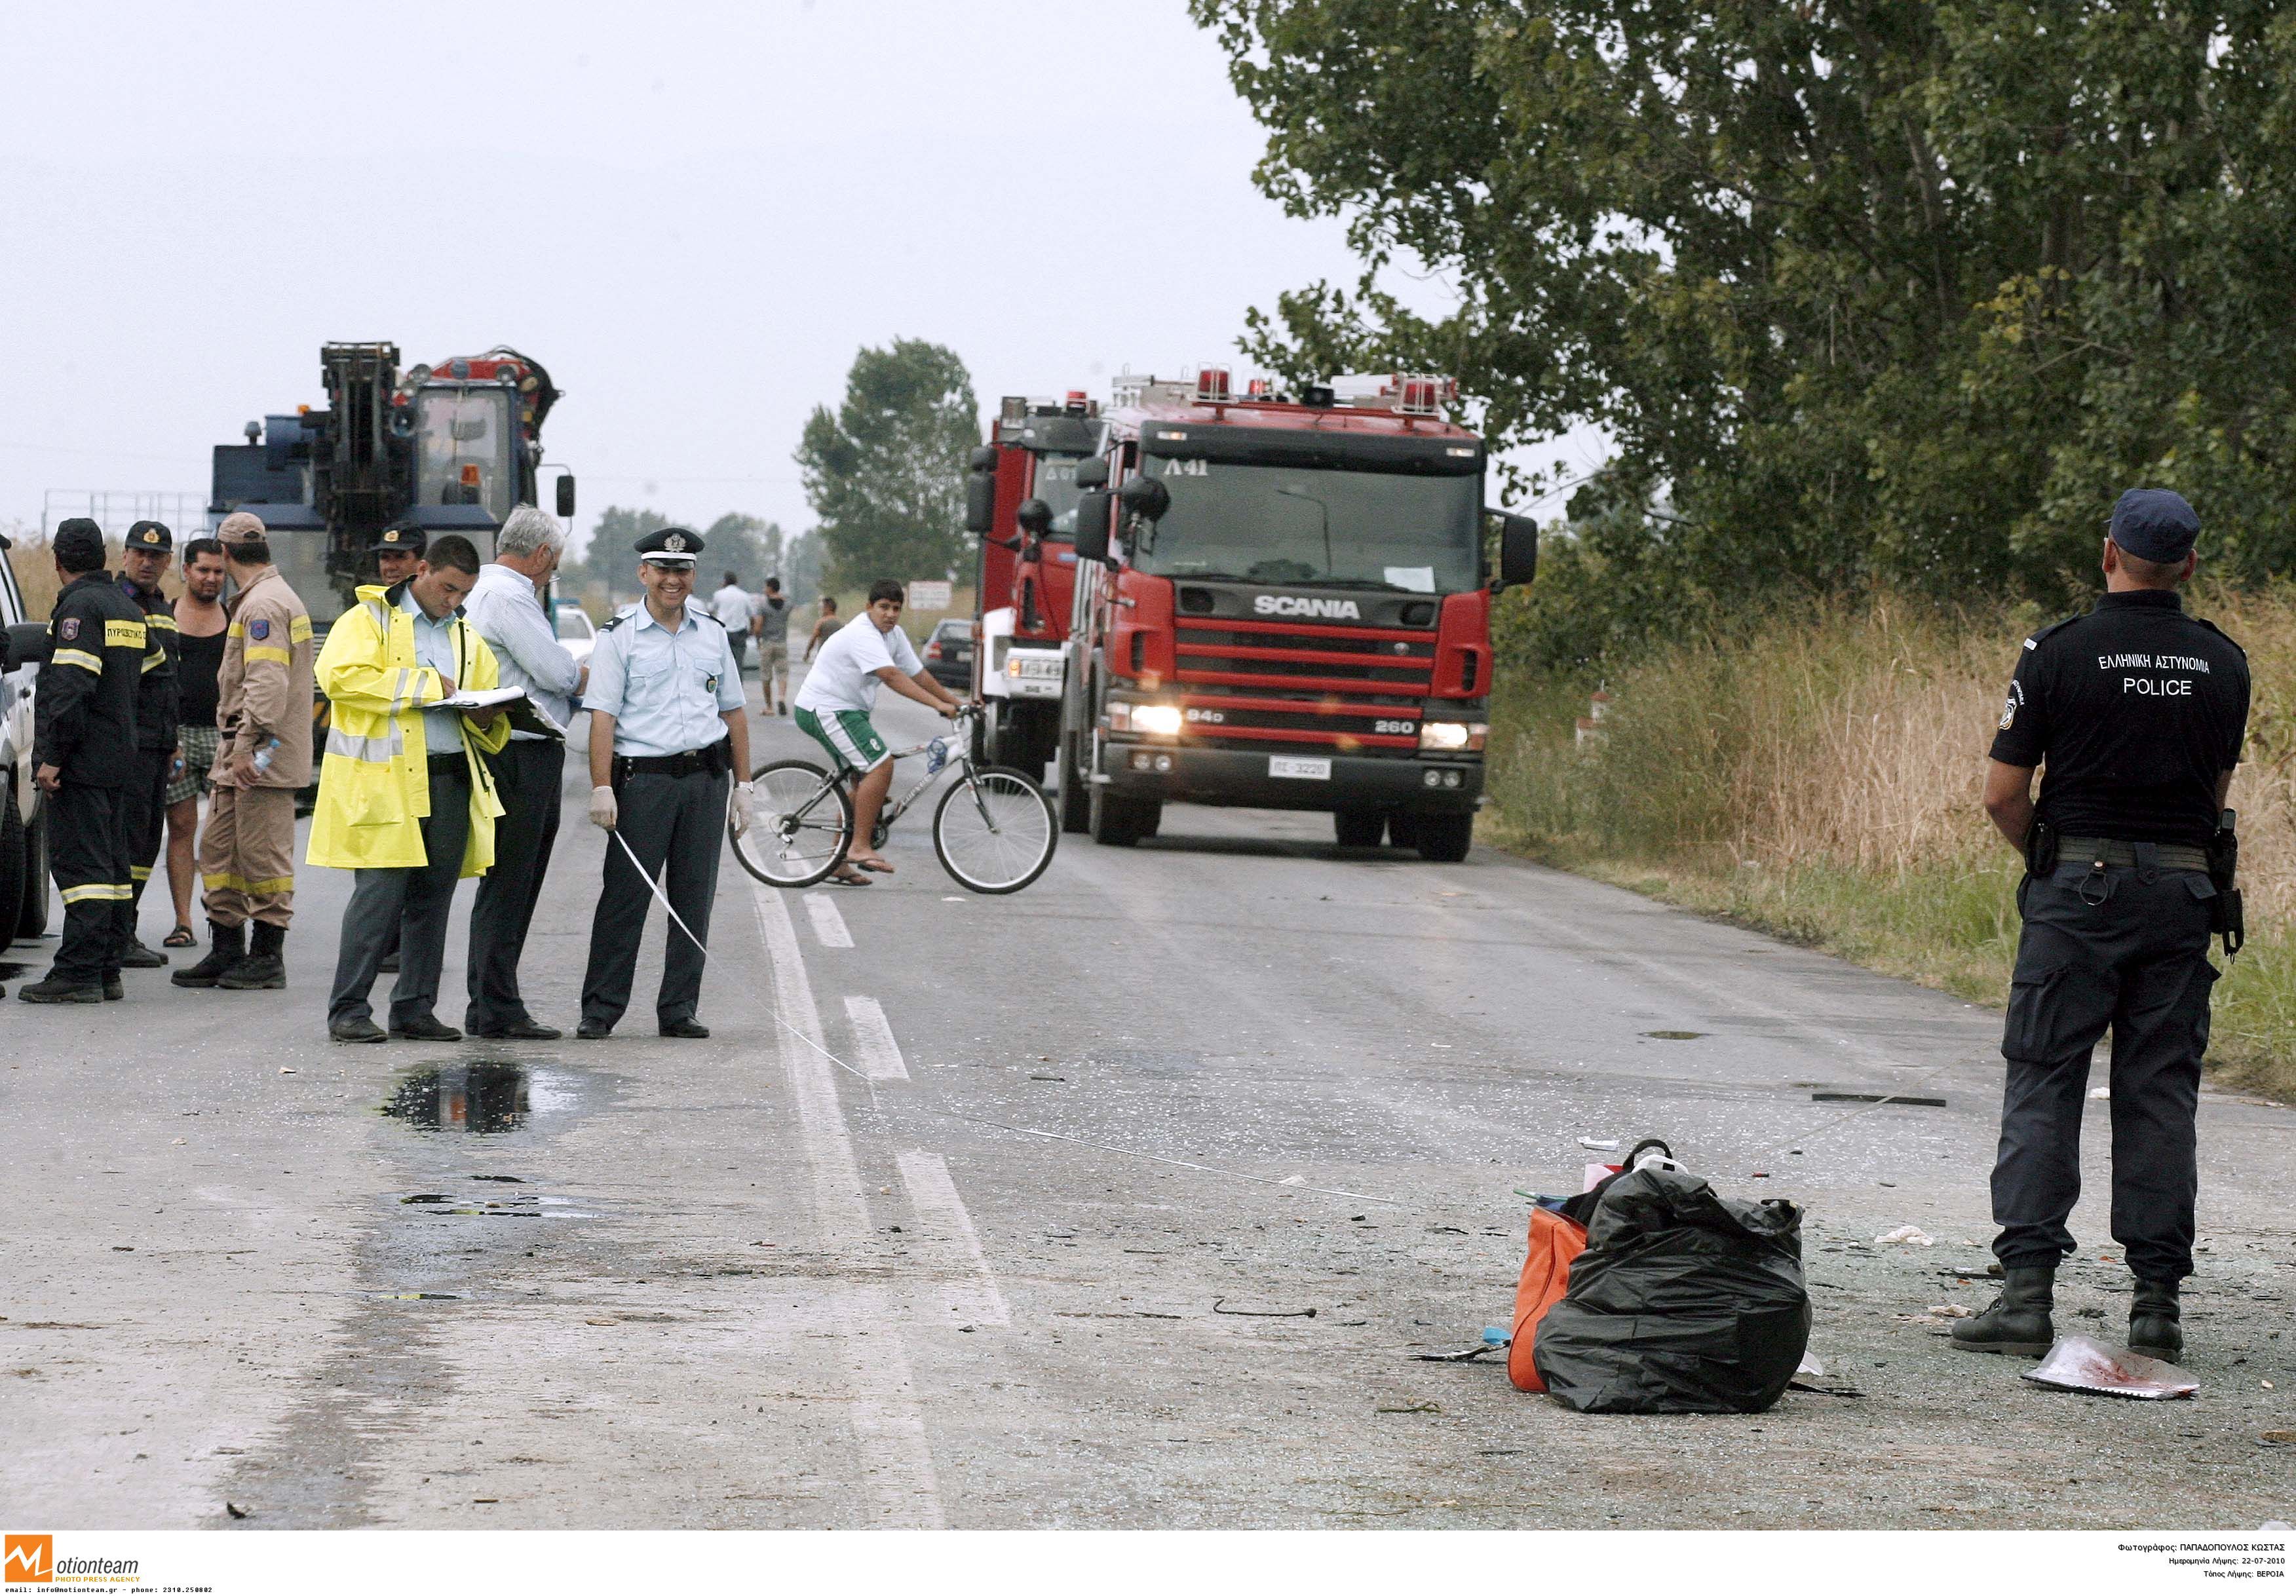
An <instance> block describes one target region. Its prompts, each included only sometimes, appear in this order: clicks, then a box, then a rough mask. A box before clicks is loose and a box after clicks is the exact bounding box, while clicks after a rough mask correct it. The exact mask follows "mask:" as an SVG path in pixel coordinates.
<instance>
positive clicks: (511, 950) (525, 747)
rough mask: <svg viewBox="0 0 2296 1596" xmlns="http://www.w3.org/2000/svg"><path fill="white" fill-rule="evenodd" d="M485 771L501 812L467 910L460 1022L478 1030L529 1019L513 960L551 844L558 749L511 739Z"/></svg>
mask: <svg viewBox="0 0 2296 1596" xmlns="http://www.w3.org/2000/svg"><path fill="white" fill-rule="evenodd" d="M487 767H488V769H489V770H491V771H492V772H493V773H494V778H495V792H496V796H497V797H499V798H501V799H502V801H503V813H502V814H501V815H500V816H499V817H498V818H496V821H495V862H494V867H493V868H492V869H490V870H488V872H487V873H486V874H485V875H483V876H481V877H480V879H479V896H478V901H477V902H476V903H475V904H471V958H470V993H471V1003H470V1008H469V1010H468V1011H466V1012H465V1013H464V1015H463V1026H464V1027H465V1028H467V1029H469V1030H472V1031H478V1032H480V1033H484V1032H487V1031H499V1030H501V1029H502V1028H503V1027H505V1026H510V1025H515V1024H517V1023H518V1022H519V1021H520V1020H522V1019H532V1018H533V1016H532V1015H530V1014H529V1013H528V1012H527V1011H526V1003H525V1000H524V999H522V998H521V997H520V996H519V991H518V962H519V958H520V956H521V954H523V953H524V952H525V951H526V933H527V929H528V928H529V927H530V926H531V925H533V923H534V905H535V904H537V903H538V902H540V901H541V898H542V878H543V877H544V876H545V874H547V873H548V872H549V870H550V854H551V850H552V849H553V847H555V846H556V845H557V842H558V810H559V800H560V796H561V790H562V787H563V785H564V782H565V778H566V745H565V744H564V743H562V742H555V741H552V742H521V741H515V740H513V741H510V742H506V743H504V745H503V749H502V752H500V753H498V754H489V755H488V756H487Z"/></svg>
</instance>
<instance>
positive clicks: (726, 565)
mask: <svg viewBox="0 0 2296 1596" xmlns="http://www.w3.org/2000/svg"><path fill="white" fill-rule="evenodd" d="M701 541H702V542H703V543H704V544H707V545H709V552H707V553H705V554H704V555H702V557H701V563H702V565H703V566H704V567H705V568H706V569H707V570H708V574H709V578H710V582H711V585H713V586H714V585H716V579H717V576H718V574H719V573H721V572H724V571H732V572H733V573H734V575H736V576H738V577H741V579H742V586H744V587H747V588H749V589H750V591H751V592H753V593H754V592H756V591H757V590H758V588H760V587H763V586H764V585H766V578H767V577H774V576H779V575H781V565H782V558H783V555H782V547H783V537H782V529H781V527H780V525H779V524H778V523H776V522H774V521H769V520H762V519H760V518H759V517H758V516H754V515H744V514H742V512H739V511H732V512H727V513H726V514H724V515H721V516H719V517H718V518H717V520H714V521H711V522H710V523H709V526H708V527H707V528H704V529H703V530H702V534H701Z"/></svg>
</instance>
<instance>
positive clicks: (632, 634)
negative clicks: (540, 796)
mask: <svg viewBox="0 0 2296 1596" xmlns="http://www.w3.org/2000/svg"><path fill="white" fill-rule="evenodd" d="M701 551H702V542H701V536H700V535H699V534H698V533H695V532H692V531H689V530H687V529H686V528H684V527H664V528H661V529H660V531H657V532H651V533H648V534H647V535H646V536H644V537H642V538H640V539H639V540H638V542H637V553H638V580H639V582H640V583H641V584H642V585H644V588H645V590H646V596H645V598H644V601H642V602H639V603H636V604H633V605H631V606H630V607H629V608H628V609H627V610H623V611H621V612H620V613H619V614H618V615H616V616H615V617H614V618H613V619H611V620H610V621H608V622H607V623H606V624H605V625H604V626H603V627H601V628H600V629H599V632H598V642H597V646H596V648H595V649H594V651H593V652H592V653H591V656H590V684H589V687H588V688H587V690H586V692H585V693H584V695H583V707H584V708H586V709H588V710H589V711H590V823H592V824H593V825H595V826H597V827H599V828H600V829H601V830H603V831H609V832H613V833H615V834H614V835H613V836H610V837H609V838H608V839H606V879H605V888H604V890H603V892H601V893H600V894H599V896H598V908H597V912H596V913H595V914H594V916H593V917H592V919H591V921H590V961H589V967H588V969H587V970H585V972H584V973H583V977H582V1023H581V1025H580V1027H578V1029H577V1030H576V1031H575V1033H574V1034H575V1035H577V1036H578V1037H580V1038H582V1039H583V1040H584V1041H586V1042H595V1041H599V1040H601V1039H603V1037H605V1036H607V1035H611V1033H612V1031H613V1028H614V1025H615V1022H617V1021H618V1020H619V1019H621V1017H622V1012H623V1011H624V1010H626V1009H627V1008H628V1007H629V1003H630V982H631V979H632V978H633V977H634V976H635V973H636V969H637V959H638V942H639V939H640V938H641V937H643V936H644V932H645V921H646V910H647V907H648V905H649V904H651V903H652V896H653V882H654V879H655V878H656V877H657V876H660V875H662V874H663V873H664V866H665V865H667V867H668V894H669V906H670V908H671V910H672V911H673V912H675V913H676V915H677V917H678V918H679V919H680V920H682V921H685V927H686V929H685V930H680V929H678V928H677V927H676V925H675V924H673V925H672V926H671V927H670V928H669V931H668V937H669V945H668V949H667V951H666V952H665V953H664V954H663V958H662V972H661V988H660V992H659V993H658V994H656V996H655V999H654V1021H655V1024H656V1027H658V1029H659V1030H660V1034H661V1035H664V1036H673V1037H680V1038H694V1039H698V1038H701V1037H705V1036H707V1035H709V1027H706V1026H704V1025H702V1024H701V1022H700V1021H698V1020H696V1019H694V1018H693V1013H694V1010H695V1008H696V1007H697V1006H698V1005H699V1004H700V1002H701V962H702V958H703V946H702V944H703V943H705V942H706V941H707V939H708V937H709V900H710V898H711V896H713V895H714V894H715V893H716V892H717V855H718V851H719V847H720V846H721V845H720V843H719V840H718V839H719V837H720V836H721V834H722V833H723V832H724V830H725V827H726V776H727V774H728V773H731V772H736V771H738V772H741V773H742V780H741V783H740V785H739V786H738V787H737V788H736V789H735V790H734V812H733V823H734V834H735V835H737V836H738V835H740V834H741V833H742V831H746V830H747V829H748V827H749V823H750V800H751V798H752V789H751V788H750V784H749V779H748V775H747V773H748V771H749V768H750V726H749V719H748V716H746V715H745V714H744V713H743V701H742V677H741V673H740V672H739V670H738V669H736V667H735V666H734V648H733V645H732V643H730V642H728V641H727V640H726V628H725V626H723V625H722V624H720V623H719V621H718V620H717V617H715V616H714V615H712V614H710V612H709V610H708V609H706V608H705V607H704V606H702V605H701V604H699V603H694V602H689V601H690V599H691V595H692V593H693V562H694V560H695V558H696V557H697V556H698V555H700V554H701ZM626 845H627V848H628V849H629V850H630V852H629V853H626V852H624V847H625V846H626ZM631 853H635V855H636V858H637V863H636V864H635V866H633V865H632V864H631V863H630V854H631Z"/></svg>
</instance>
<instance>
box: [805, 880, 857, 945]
mask: <svg viewBox="0 0 2296 1596" xmlns="http://www.w3.org/2000/svg"><path fill="white" fill-rule="evenodd" d="M799 896H800V897H802V898H803V899H804V900H805V912H806V913H808V914H809V915H811V916H812V917H813V934H814V935H815V936H816V937H820V938H821V945H822V946H824V947H851V946H852V945H853V933H852V932H850V931H849V930H847V929H845V916H843V915H842V914H840V913H838V912H837V905H836V904H834V903H832V902H831V901H830V898H829V895H828V894H827V893H825V892H807V893H800V894H799Z"/></svg>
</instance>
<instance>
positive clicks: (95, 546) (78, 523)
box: [49, 515, 103, 569]
mask: <svg viewBox="0 0 2296 1596" xmlns="http://www.w3.org/2000/svg"><path fill="white" fill-rule="evenodd" d="M49 546H50V547H52V548H53V550H54V551H55V552H57V553H59V554H61V555H62V556H63V557H64V558H65V559H67V560H71V561H88V560H91V559H92V560H94V561H95V562H96V564H98V565H102V563H103V528H102V527H99V526H97V525H96V524H95V523H94V521H92V520H88V519H87V517H86V516H84V515H76V516H73V517H72V518H71V519H70V520H68V521H65V522H63V523H62V524H61V526H59V527H57V528H56V536H55V541H54V542H53V544H50V545H49ZM66 569H70V567H67V568H66Z"/></svg>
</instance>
